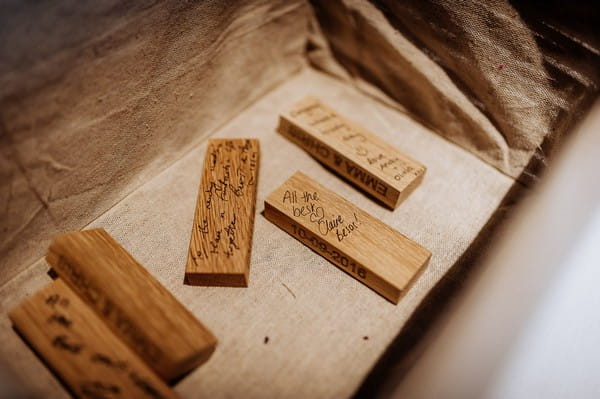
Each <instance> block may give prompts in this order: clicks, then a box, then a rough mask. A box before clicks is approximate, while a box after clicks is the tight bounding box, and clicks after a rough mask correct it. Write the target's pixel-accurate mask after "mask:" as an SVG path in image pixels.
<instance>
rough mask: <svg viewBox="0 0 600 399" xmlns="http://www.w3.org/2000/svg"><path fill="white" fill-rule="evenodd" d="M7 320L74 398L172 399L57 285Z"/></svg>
mask: <svg viewBox="0 0 600 399" xmlns="http://www.w3.org/2000/svg"><path fill="white" fill-rule="evenodd" d="M9 317H10V319H11V320H12V322H13V323H14V325H15V328H16V329H17V330H18V331H19V332H20V333H21V334H22V335H23V337H24V338H25V339H26V340H27V341H28V342H29V343H30V345H31V346H32V347H33V349H35V351H36V352H37V353H38V354H39V355H40V356H41V357H42V358H43V359H44V360H45V361H46V363H47V364H48V365H49V366H50V368H52V369H53V370H54V371H55V373H56V374H58V376H59V377H60V378H61V379H62V380H63V382H64V383H65V384H66V385H67V386H68V387H69V389H70V390H71V391H72V392H73V393H74V394H75V395H76V396H77V397H79V398H147V399H161V398H162V399H167V398H175V397H177V395H175V393H174V392H173V391H172V390H171V389H170V388H169V387H168V386H167V385H166V384H165V383H164V382H163V381H162V380H161V379H160V378H159V377H158V376H157V375H156V374H154V373H153V372H152V370H151V369H150V368H149V367H148V366H147V365H146V364H145V363H144V362H143V361H142V360H141V359H140V358H138V357H137V355H136V354H135V353H133V351H131V349H129V348H128V347H127V346H126V345H125V344H124V343H123V342H121V340H120V339H119V338H118V337H117V336H116V335H115V334H114V333H113V332H112V331H111V330H110V329H109V328H108V327H107V326H106V325H105V324H104V321H103V320H102V319H100V317H98V315H96V313H95V312H94V311H93V310H92V309H91V308H89V307H88V306H87V305H86V304H85V303H84V302H83V301H82V300H81V299H80V298H79V297H78V296H77V295H76V294H75V293H74V292H73V291H72V290H71V289H70V288H69V287H68V286H67V285H66V284H65V283H64V282H63V281H62V280H60V279H57V280H55V281H54V282H52V283H51V284H49V285H48V286H46V287H45V288H43V289H42V290H40V291H38V292H37V293H36V294H35V295H33V296H32V297H30V298H28V299H27V300H25V301H24V302H23V303H21V304H20V305H19V306H18V307H16V308H15V309H13V310H12V311H11V312H10V314H9Z"/></svg>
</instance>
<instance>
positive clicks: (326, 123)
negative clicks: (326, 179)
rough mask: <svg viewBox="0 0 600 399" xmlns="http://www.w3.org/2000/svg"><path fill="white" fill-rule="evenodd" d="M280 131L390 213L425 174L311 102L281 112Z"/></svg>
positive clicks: (373, 137) (398, 153) (414, 163)
mask: <svg viewBox="0 0 600 399" xmlns="http://www.w3.org/2000/svg"><path fill="white" fill-rule="evenodd" d="M278 131H279V133H281V134H282V135H284V136H285V137H287V138H288V139H289V140H291V141H292V142H294V143H296V144H297V145H299V146H300V147H302V148H303V149H304V150H305V151H307V152H308V153H309V154H311V155H312V156H313V157H314V158H316V159H317V160H318V161H320V162H322V163H323V164H324V165H325V166H327V167H329V168H330V169H332V170H333V171H335V172H337V173H338V174H339V175H341V176H342V177H344V178H345V179H347V180H348V181H349V182H351V183H352V184H354V185H355V186H356V187H358V188H360V189H362V190H363V191H365V192H366V193H368V194H370V195H371V196H373V197H374V198H376V199H378V200H379V201H381V202H382V203H384V204H385V205H387V206H388V207H390V208H392V209H395V208H396V207H397V206H398V205H399V204H400V203H401V202H402V201H403V200H404V199H405V198H406V197H407V196H408V195H409V194H410V193H411V192H412V191H413V190H414V189H415V188H416V187H417V186H418V185H419V183H420V182H421V181H422V180H423V176H424V175H425V170H426V168H425V166H423V165H421V164H420V163H418V162H417V161H415V160H413V159H412V158H410V157H409V156H407V155H406V154H404V153H402V152H401V151H399V150H398V149H396V148H394V147H392V146H391V145H389V144H388V143H386V142H385V141H384V140H382V139H380V138H379V137H378V136H376V135H374V134H372V133H370V132H368V131H367V130H366V129H364V128H362V127H360V126H358V125H357V124H355V123H353V122H351V121H349V120H348V119H346V118H344V117H342V116H341V115H339V114H338V113H336V112H335V111H333V110H332V109H331V108H329V107H327V106H326V105H325V104H323V103H322V102H321V101H319V100H318V99H316V98H313V97H307V98H305V99H304V100H302V101H300V102H299V103H298V104H296V105H295V106H294V107H293V108H292V109H291V110H290V111H289V112H284V113H282V114H281V115H280V118H279V127H278Z"/></svg>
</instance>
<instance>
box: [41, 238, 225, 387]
mask: <svg viewBox="0 0 600 399" xmlns="http://www.w3.org/2000/svg"><path fill="white" fill-rule="evenodd" d="M46 260H47V261H48V263H49V264H50V265H51V266H52V268H53V269H54V271H55V272H56V273H57V274H58V276H59V277H60V278H62V279H63V280H64V281H65V283H67V284H68V285H69V286H70V287H71V289H73V291H74V292H75V293H77V294H78V295H79V296H80V297H81V298H82V299H83V300H84V301H85V302H86V303H87V304H88V305H90V307H92V308H93V309H94V310H95V311H96V313H97V314H98V315H99V316H100V318H101V319H102V320H104V322H105V323H106V324H107V325H108V326H109V327H110V328H111V329H112V331H113V332H114V333H115V334H116V335H117V336H119V337H120V338H121V339H122V340H123V342H125V343H126V344H127V345H128V346H129V347H130V348H131V349H132V350H133V351H134V352H136V353H137V354H138V355H139V356H140V357H141V358H142V359H143V360H144V361H145V362H146V363H147V364H148V365H149V366H150V367H151V368H152V369H153V370H154V371H155V372H156V373H157V374H158V375H159V376H160V377H162V378H163V379H165V380H167V381H171V380H173V379H175V378H177V377H179V376H181V375H183V374H184V373H186V372H188V371H190V370H191V369H193V368H194V367H196V366H198V365H200V364H202V363H203V362H205V361H206V360H208V358H209V357H210V355H211V354H212V353H213V351H214V349H215V346H216V343H217V340H216V338H215V337H214V336H213V334H212V333H211V332H210V331H209V330H208V329H207V328H205V327H204V326H203V325H202V324H201V323H200V322H199V321H198V320H197V319H196V318H195V317H194V315H192V314H191V313H190V312H189V311H188V310H187V309H186V308H185V307H184V306H183V305H182V304H181V303H179V301H178V300H177V299H176V298H175V297H174V296H173V295H172V294H171V293H170V292H169V291H168V290H167V289H166V288H165V287H163V286H162V285H161V284H160V283H159V282H158V281H156V279H155V278H154V277H153V276H152V275H151V274H150V273H148V271H147V270H146V269H145V268H144V267H143V266H142V265H140V264H139V263H138V262H137V261H136V260H135V259H134V258H133V257H132V256H131V255H130V254H129V253H128V252H127V251H126V250H125V249H124V248H123V247H121V246H120V245H119V244H118V243H117V242H116V241H115V240H114V239H113V238H112V237H111V236H110V235H109V234H108V233H107V232H106V231H104V230H103V229H94V230H86V231H81V232H74V233H68V234H63V235H60V236H57V237H55V238H54V240H53V242H52V244H51V245H50V248H49V250H48V254H47V255H46Z"/></svg>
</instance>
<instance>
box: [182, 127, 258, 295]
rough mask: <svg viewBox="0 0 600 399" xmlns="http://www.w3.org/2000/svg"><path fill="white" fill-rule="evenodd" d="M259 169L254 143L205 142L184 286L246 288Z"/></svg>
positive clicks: (240, 140)
mask: <svg viewBox="0 0 600 399" xmlns="http://www.w3.org/2000/svg"><path fill="white" fill-rule="evenodd" d="M258 166H259V143H258V140H256V139H212V140H209V141H208V147H207V149H206V157H205V158H204V169H203V172H202V183H201V185H200V189H199V190H198V202H197V204H196V213H195V214H194V225H193V227H192V237H191V239H190V250H189V253H188V260H187V265H186V268H185V282H186V284H190V285H204V286H230V287H247V286H248V277H249V272H250V254H251V249H252V234H253V231H254V211H255V209H256V187H257V183H258Z"/></svg>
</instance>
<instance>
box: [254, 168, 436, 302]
mask: <svg viewBox="0 0 600 399" xmlns="http://www.w3.org/2000/svg"><path fill="white" fill-rule="evenodd" d="M264 215H265V217H266V218H267V219H269V220H270V221H271V222H273V223H274V224H276V225H277V226H279V227H280V228H282V229H283V230H285V231H286V232H288V233H289V234H291V235H292V236H293V237H294V238H296V239H297V240H299V241H300V242H302V243H303V244H304V245H306V246H308V247H309V248H311V249H312V250H314V251H315V252H317V253H318V254H320V255H321V256H323V257H325V258H326V259H328V260H329V261H330V262H332V263H333V264H334V265H336V266H337V267H339V268H340V269H342V270H343V271H345V272H346V273H348V274H349V275H351V276H352V277H354V278H355V279H357V280H358V281H360V282H362V283H363V284H365V285H367V286H368V287H370V288H372V289H373V290H375V291H376V292H378V293H379V294H381V295H382V296H384V297H385V298H387V299H388V300H390V301H391V302H393V303H395V304H397V303H398V301H399V300H400V298H401V296H402V295H403V293H404V292H406V290H407V289H408V288H409V286H410V284H411V283H412V281H414V279H415V278H416V276H417V275H418V274H419V272H420V271H422V270H423V268H424V266H425V265H426V264H427V262H428V261H429V258H430V257H431V253H430V252H429V251H428V250H427V249H425V248H423V247H422V246H420V245H419V244H417V243H415V242H414V241H411V240H410V239H408V238H407V237H405V236H404V235H402V234H400V233H399V232H397V231H396V230H394V229H392V228H391V227H389V226H388V225H386V224H385V223H383V222H381V221H380V220H379V219H376V218H374V217H373V216H371V215H369V214H368V213H366V212H364V211H363V210H361V209H359V208H357V207H356V206H354V205H353V204H352V203H350V202H349V201H347V200H345V199H344V198H342V197H340V196H338V195H337V194H334V193H332V192H331V191H329V190H328V189H326V188H325V187H323V186H321V185H319V184H318V183H316V182H315V181H313V180H311V179H310V178H308V177H307V176H305V175H303V174H302V173H300V172H297V173H296V174H294V175H293V176H292V177H290V178H289V179H288V180H287V181H286V182H285V183H284V184H283V185H282V186H281V187H279V188H278V189H277V190H275V191H274V192H273V193H272V194H271V195H269V197H268V198H267V199H266V200H265V212H264Z"/></svg>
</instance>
